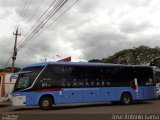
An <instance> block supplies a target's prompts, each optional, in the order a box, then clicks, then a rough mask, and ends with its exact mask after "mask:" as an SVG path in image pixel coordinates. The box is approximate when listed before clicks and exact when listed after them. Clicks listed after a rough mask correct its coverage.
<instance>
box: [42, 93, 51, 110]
mask: <svg viewBox="0 0 160 120" xmlns="http://www.w3.org/2000/svg"><path fill="white" fill-rule="evenodd" d="M52 105H53V100H52V98H51V97H48V96H45V97H42V98H41V99H40V103H39V106H40V108H41V109H42V110H50V109H51V108H52Z"/></svg>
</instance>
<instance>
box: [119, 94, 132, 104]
mask: <svg viewBox="0 0 160 120" xmlns="http://www.w3.org/2000/svg"><path fill="white" fill-rule="evenodd" d="M121 103H122V104H123V105H129V104H131V103H132V96H131V94H129V93H124V94H122V96H121Z"/></svg>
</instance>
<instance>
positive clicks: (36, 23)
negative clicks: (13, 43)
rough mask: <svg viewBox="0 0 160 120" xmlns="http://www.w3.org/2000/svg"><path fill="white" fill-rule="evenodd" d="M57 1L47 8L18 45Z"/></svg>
mask: <svg viewBox="0 0 160 120" xmlns="http://www.w3.org/2000/svg"><path fill="white" fill-rule="evenodd" d="M55 2H56V0H54V1H53V2H52V3H51V5H50V6H49V7H48V8H47V9H46V10H45V12H44V13H43V14H42V15H41V16H40V18H39V19H38V20H37V21H36V23H35V24H34V25H33V26H32V27H31V29H29V31H28V32H27V33H26V34H25V35H24V37H23V38H22V40H21V41H20V42H19V43H18V45H19V44H20V43H21V42H22V41H23V39H24V38H25V37H26V36H27V35H28V34H29V33H30V31H31V30H32V29H33V28H34V27H35V26H36V25H37V23H38V22H39V21H40V20H41V19H42V18H43V16H44V15H45V14H46V13H47V12H48V10H49V9H50V8H51V7H52V5H53V4H54V3H55Z"/></svg>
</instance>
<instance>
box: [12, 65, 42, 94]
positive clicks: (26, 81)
mask: <svg viewBox="0 0 160 120" xmlns="http://www.w3.org/2000/svg"><path fill="white" fill-rule="evenodd" d="M43 68H44V67H29V68H24V69H22V72H23V71H31V72H27V73H22V74H19V76H18V79H17V81H16V84H15V87H14V92H16V91H20V90H23V89H26V88H29V87H30V86H31V85H32V84H33V82H34V80H35V79H36V77H37V76H38V74H39V73H40V71H41V70H42V69H43Z"/></svg>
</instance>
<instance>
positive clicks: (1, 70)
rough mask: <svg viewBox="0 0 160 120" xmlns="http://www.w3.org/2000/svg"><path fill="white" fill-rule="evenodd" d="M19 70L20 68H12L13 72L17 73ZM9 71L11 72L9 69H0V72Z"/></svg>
mask: <svg viewBox="0 0 160 120" xmlns="http://www.w3.org/2000/svg"><path fill="white" fill-rule="evenodd" d="M20 70H21V68H17V67H15V68H14V72H19V71H20ZM10 71H11V68H10V67H7V68H4V69H0V72H10Z"/></svg>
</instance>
